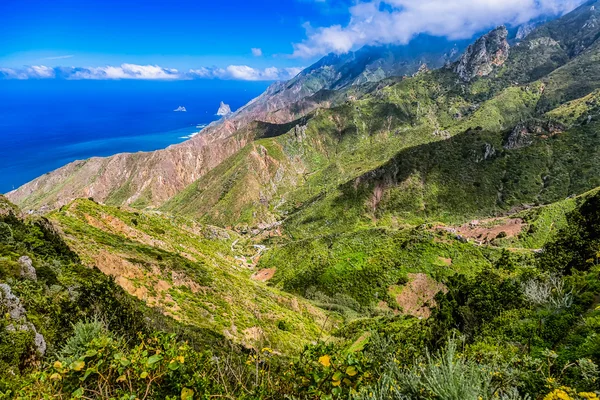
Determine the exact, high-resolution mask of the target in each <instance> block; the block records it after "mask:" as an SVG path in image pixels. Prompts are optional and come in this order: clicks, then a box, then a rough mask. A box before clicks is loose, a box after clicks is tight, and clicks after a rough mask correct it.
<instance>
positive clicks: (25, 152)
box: [0, 80, 269, 193]
mask: <svg viewBox="0 0 600 400" xmlns="http://www.w3.org/2000/svg"><path fill="white" fill-rule="evenodd" d="M268 85H269V82H243V81H223V80H195V81H173V82H171V81H168V82H165V81H131V80H130V81H126V80H120V81H89V80H80V81H76V80H72V81H69V80H23V81H19V80H4V81H0V140H1V141H2V143H3V145H2V146H1V147H0V193H7V192H9V191H11V190H13V189H16V188H18V187H19V186H21V185H23V184H25V183H27V182H29V181H31V180H33V179H35V178H37V177H38V176H41V175H43V174H45V173H48V172H51V171H53V170H55V169H57V168H60V167H62V166H64V165H66V164H68V163H70V162H73V161H76V160H82V159H87V158H90V157H106V156H110V155H114V154H117V153H125V152H127V153H130V152H139V151H153V150H159V149H163V148H166V147H168V146H170V145H174V144H178V143H182V142H184V141H186V140H188V139H190V138H191V137H192V136H193V135H194V134H197V133H198V132H199V131H200V130H201V129H202V128H203V127H205V126H206V125H208V124H209V123H211V122H213V121H215V120H218V119H219V118H220V117H218V116H217V115H216V113H217V110H218V108H219V103H220V102H221V101H223V102H225V103H227V104H229V105H230V106H231V109H232V110H236V109H238V108H240V107H242V106H243V105H245V104H246V103H247V102H248V101H250V100H252V99H253V98H255V97H256V96H258V95H260V94H261V93H262V92H263V91H264V90H265V89H266V87H267V86H268ZM179 107H183V108H185V110H186V111H185V112H182V111H175V110H177V109H178V108H179Z"/></svg>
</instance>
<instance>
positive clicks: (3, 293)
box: [0, 283, 26, 320]
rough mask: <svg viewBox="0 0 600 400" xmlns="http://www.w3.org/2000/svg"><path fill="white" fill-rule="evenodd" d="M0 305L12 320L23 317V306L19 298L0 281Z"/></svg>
mask: <svg viewBox="0 0 600 400" xmlns="http://www.w3.org/2000/svg"><path fill="white" fill-rule="evenodd" d="M0 307H2V308H4V309H6V312H8V315H10V318H11V319H13V320H19V319H21V318H24V317H25V313H26V311H25V307H23V305H22V304H21V300H20V299H19V298H18V297H17V296H15V295H14V294H13V292H12V290H11V288H10V286H8V285H7V284H6V283H0Z"/></svg>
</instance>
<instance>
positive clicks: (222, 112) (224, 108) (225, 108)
mask: <svg viewBox="0 0 600 400" xmlns="http://www.w3.org/2000/svg"><path fill="white" fill-rule="evenodd" d="M229 114H231V107H229V104H225V103H223V102H221V104H220V105H219V111H217V115H218V116H220V117H226V116H228V115H229Z"/></svg>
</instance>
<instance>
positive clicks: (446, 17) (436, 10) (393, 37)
mask: <svg viewBox="0 0 600 400" xmlns="http://www.w3.org/2000/svg"><path fill="white" fill-rule="evenodd" d="M583 1H584V0H386V1H385V2H383V1H381V0H369V1H363V2H359V3H357V4H356V5H354V6H352V7H350V9H349V12H350V22H349V23H348V24H347V25H346V26H342V25H333V26H329V27H320V28H313V27H312V26H310V24H306V25H305V28H306V31H307V39H306V40H305V41H303V42H302V43H296V44H294V53H293V56H294V57H314V56H318V55H323V54H327V53H329V52H334V53H345V52H348V51H350V50H352V49H354V48H357V47H360V46H363V45H366V44H385V43H398V44H406V43H408V42H409V41H410V40H411V39H412V38H413V37H414V36H415V35H417V34H420V33H426V34H430V35H434V36H447V37H448V38H450V39H466V38H470V37H471V36H473V35H474V34H476V33H477V32H480V31H482V30H485V29H489V28H492V27H495V26H497V25H501V24H522V23H525V22H527V21H529V20H531V19H533V18H536V17H539V16H542V15H561V14H564V13H566V12H569V11H571V10H573V9H574V8H575V7H577V6H578V5H580V4H582V3H583Z"/></svg>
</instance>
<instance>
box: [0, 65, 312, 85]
mask: <svg viewBox="0 0 600 400" xmlns="http://www.w3.org/2000/svg"><path fill="white" fill-rule="evenodd" d="M301 70H302V68H299V67H294V68H277V67H270V68H265V69H259V68H252V67H250V66H247V65H230V66H228V67H225V68H218V67H213V68H208V67H200V68H197V69H190V70H188V71H179V70H177V69H173V68H164V67H160V66H158V65H137V64H121V65H120V66H110V65H109V66H105V67H85V68H80V67H55V68H51V67H47V66H44V65H37V66H29V67H24V68H21V69H13V68H0V79H51V78H57V79H67V80H79V79H92V80H118V79H137V80H184V79H230V80H244V81H271V80H288V79H291V78H293V77H294V76H296V75H297V74H298V73H299V72H300V71H301Z"/></svg>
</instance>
